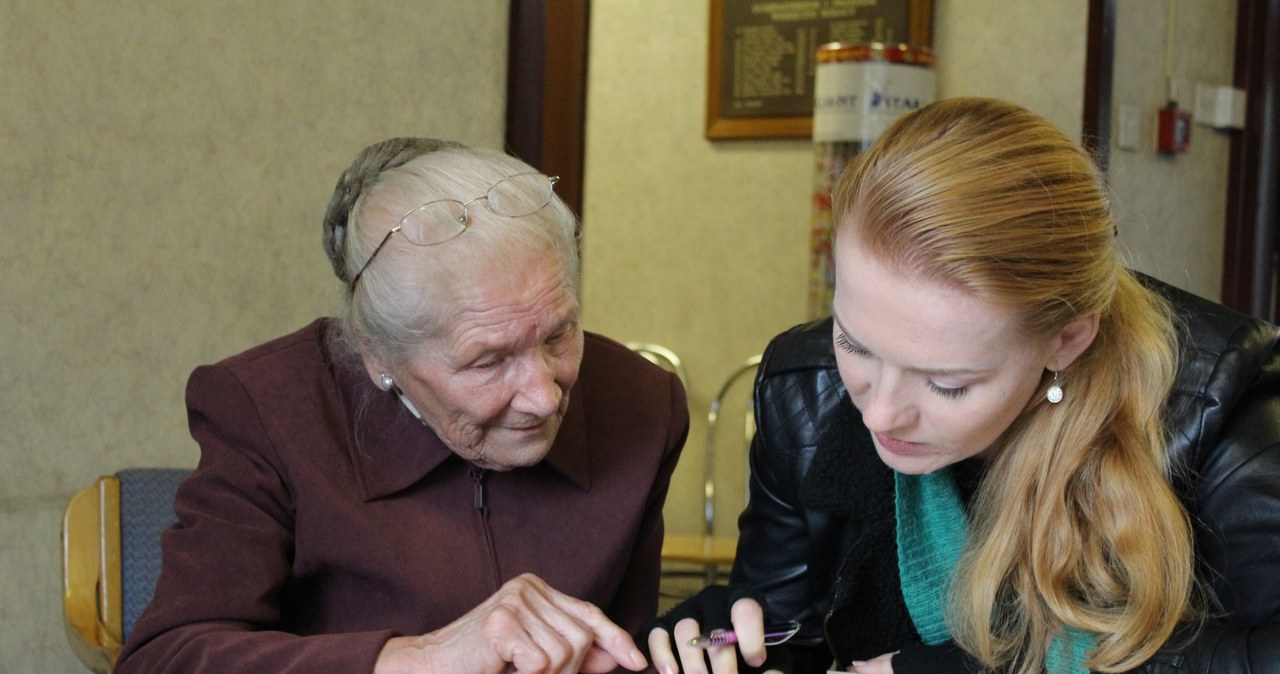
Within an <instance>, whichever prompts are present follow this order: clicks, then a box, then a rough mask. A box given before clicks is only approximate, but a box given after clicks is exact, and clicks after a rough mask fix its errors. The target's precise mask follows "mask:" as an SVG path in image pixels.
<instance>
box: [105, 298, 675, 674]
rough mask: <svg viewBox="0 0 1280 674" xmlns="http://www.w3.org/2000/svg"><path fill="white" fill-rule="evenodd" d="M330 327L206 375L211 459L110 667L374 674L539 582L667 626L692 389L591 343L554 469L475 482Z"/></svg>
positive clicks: (622, 618)
mask: <svg viewBox="0 0 1280 674" xmlns="http://www.w3.org/2000/svg"><path fill="white" fill-rule="evenodd" d="M336 332H337V326H336V323H334V322H333V320H332V319H321V320H318V321H316V322H315V323H312V324H311V325H309V326H307V327H306V328H304V329H302V330H300V331H298V332H296V333H294V334H292V335H288V336H285V337H282V338H280V339H276V340H274V341H271V342H268V343H266V344H263V345H261V346H258V347H255V348H253V349H251V350H249V351H246V352H245V353H242V354H240V355H238V356H235V357H232V358H230V359H228V360H225V361H223V362H221V363H218V364H216V365H211V366H204V367H200V368H197V369H196V371H195V372H194V373H193V374H192V376H191V380H190V382H189V384H188V386H187V406H188V410H189V417H190V426H191V434H192V436H193V437H194V438H195V439H196V441H197V442H198V443H199V444H200V451H201V455H200V464H199V467H198V468H197V469H196V471H195V472H194V473H193V474H192V475H191V477H190V478H188V479H187V481H186V482H184V483H183V485H182V486H181V487H180V489H179V490H178V497H177V502H176V505H175V509H176V511H177V515H178V523H177V524H176V525H174V527H172V528H171V529H169V531H167V532H166V533H165V534H164V537H163V539H162V543H163V549H164V568H163V571H162V572H161V575H160V580H159V583H158V585H157V587H156V594H155V598H154V599H153V601H152V602H151V605H150V606H149V607H148V608H147V610H146V611H145V613H144V614H143V615H142V617H141V618H140V619H139V620H138V623H137V625H136V626H135V628H134V631H133V633H132V635H131V636H130V639H129V642H128V643H127V644H126V646H125V649H124V652H123V653H122V655H121V658H120V661H119V663H118V665H117V671H119V672H147V673H149V674H153V673H155V672H183V673H184V674H190V673H194V672H217V673H218V674H226V673H228V672H273V673H274V672H307V673H316V672H369V671H371V670H372V669H373V664H374V660H375V659H376V657H377V654H378V652H379V651H380V650H381V649H382V647H383V645H384V643H385V642H386V640H387V639H389V638H390V637H392V636H396V635H417V634H422V633H424V632H429V631H432V630H435V629H438V628H440V627H443V626H445V625H446V624H448V623H450V622H452V621H453V620H454V619H456V618H458V617H459V616H461V615H462V614H463V613H465V612H467V611H469V610H470V609H472V608H474V607H475V606H477V605H479V604H480V603H481V602H482V601H484V600H485V599H486V598H487V597H489V596H490V595H491V594H493V592H494V591H495V590H497V589H498V587H499V585H501V584H502V583H503V582H505V581H507V580H510V579H512V578H514V577H516V576H518V575H520V574H521V573H526V572H529V573H534V574H536V575H538V576H539V577H541V578H542V579H544V580H546V581H547V582H548V583H549V584H550V585H551V586H552V587H555V588H556V589H558V590H560V591H562V592H564V593H566V594H569V595H572V596H574V597H579V598H581V599H585V600H588V601H590V602H592V603H594V604H596V605H598V606H600V607H601V608H602V609H603V610H604V611H605V612H606V613H607V614H608V615H609V617H610V618H611V619H612V620H613V621H614V622H616V623H617V624H619V625H620V626H622V627H623V628H624V629H626V630H628V631H631V632H633V633H634V631H635V630H636V629H637V628H638V627H639V626H640V625H641V623H642V622H643V621H644V620H646V619H648V618H650V617H652V616H653V614H654V613H655V612H656V610H657V596H658V574H659V564H660V552H661V547H662V504H663V500H664V499H665V498H666V494H667V487H668V484H669V481H670V478H671V473H672V471H673V470H674V468H675V465H676V461H677V459H678V458H679V454H680V449H681V447H682V446H683V444H684V439H685V436H686V434H687V433H688V428H689V416H688V408H687V406H686V401H685V393H684V389H683V388H682V387H681V386H680V383H679V380H678V379H676V378H675V377H674V376H673V375H671V374H669V373H667V372H665V371H663V370H661V369H660V368H658V367H656V366H654V365H651V364H649V363H648V362H647V361H645V360H644V359H642V358H640V357H639V356H637V355H635V354H634V353H632V352H631V351H630V350H629V349H627V348H626V347H624V346H622V345H620V344H618V343H616V342H613V341H610V340H608V339H606V338H603V337H600V336H598V335H593V334H590V333H588V334H587V335H586V340H585V347H584V350H583V358H582V368H581V373H580V375H579V378H578V381H577V383H576V384H575V386H574V388H573V390H572V392H571V394H570V404H569V410H568V412H567V413H566V415H565V418H564V421H563V423H562V425H561V427H560V433H559V435H558V436H557V438H556V440H555V443H554V445H553V446H552V448H551V451H550V453H549V454H548V455H547V458H546V459H545V460H544V461H543V462H542V463H541V464H539V465H536V466H533V467H530V468H522V469H516V470H512V471H509V472H493V471H485V472H483V473H479V474H477V473H478V471H477V470H476V469H473V468H472V466H471V465H470V464H468V463H467V462H466V461H463V460H462V459H460V458H458V457H457V456H456V455H454V454H453V453H452V452H451V451H450V450H449V449H448V448H447V447H446V446H445V445H444V444H443V443H442V442H441V441H440V439H439V438H438V437H436V435H435V434H434V433H432V432H431V431H430V430H429V429H427V428H426V427H425V426H423V425H422V424H420V423H419V422H418V421H417V420H416V419H415V418H414V417H413V416H411V415H410V414H409V413H408V411H407V410H406V409H404V408H403V406H402V405H401V404H400V403H399V402H398V401H397V399H396V398H395V396H394V395H392V394H390V393H387V392H384V391H380V390H378V389H377V388H375V387H374V386H373V385H372V383H371V382H370V381H369V378H368V376H367V375H366V374H365V371H364V369H363V366H362V365H361V364H360V363H359V360H358V358H356V357H354V356H350V355H346V356H342V355H338V354H342V353H343V351H342V349H340V348H335V347H334V346H333V345H331V343H330V342H331V341H332V340H333V338H334V337H335V335H336ZM481 503H483V507H479V505H480V504H481Z"/></svg>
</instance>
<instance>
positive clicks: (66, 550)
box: [62, 476, 122, 672]
mask: <svg viewBox="0 0 1280 674" xmlns="http://www.w3.org/2000/svg"><path fill="white" fill-rule="evenodd" d="M62 579H63V580H62V607H63V615H64V617H65V628H66V632H67V640H68V641H69V642H70V643H71V649H72V650H73V651H74V652H75V654H76V657H78V658H79V659H80V661H81V662H83V663H84V664H85V666H87V667H88V668H89V669H90V670H92V671H95V672H109V671H110V670H111V667H112V666H113V665H114V664H115V660H116V657H117V656H119V654H120V648H121V646H122V640H121V613H120V482H119V480H117V479H116V478H115V477H114V476H105V477H101V478H99V479H98V480H97V481H96V482H95V483H94V484H93V485H91V486H89V487H86V488H84V489H82V490H80V491H79V492H76V494H75V495H74V496H72V497H71V500H70V501H69V502H68V503H67V509H66V512H65V513H64V516H63V521H62Z"/></svg>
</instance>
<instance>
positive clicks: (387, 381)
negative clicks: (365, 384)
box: [378, 372, 396, 391]
mask: <svg viewBox="0 0 1280 674" xmlns="http://www.w3.org/2000/svg"><path fill="white" fill-rule="evenodd" d="M378 383H379V384H381V385H382V390H383V391H390V390H391V387H393V386H395V385H396V380H394V379H392V378H391V375H389V374H387V373H386V372H383V373H382V374H380V375H378Z"/></svg>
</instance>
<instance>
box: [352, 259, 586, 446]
mask: <svg viewBox="0 0 1280 674" xmlns="http://www.w3.org/2000/svg"><path fill="white" fill-rule="evenodd" d="M473 276H474V278H472V279H468V282H467V283H465V284H459V286H458V287H457V288H456V289H455V290H454V291H453V292H452V297H453V298H454V299H455V302H454V305H453V306H454V307H455V310H454V311H452V312H450V313H447V314H446V315H445V318H444V324H445V325H446V326H447V327H446V328H445V329H443V330H441V331H440V334H438V335H436V336H435V337H433V338H431V339H430V340H428V341H427V343H426V344H424V345H423V347H422V348H421V349H420V351H419V352H418V356H417V357H415V358H414V359H413V361H412V362H411V363H410V365H409V367H408V371H407V372H400V373H398V375H397V376H396V382H397V384H398V385H399V386H400V389H401V391H402V392H403V393H404V395H405V396H407V397H408V398H409V400H410V401H411V402H412V403H413V405H414V406H415V407H416V408H417V409H418V411H419V412H420V413H421V414H422V418H423V421H425V422H426V423H427V425H428V426H430V427H431V428H432V429H433V430H434V431H435V432H436V434H437V435H439V436H440V437H441V439H443V440H444V442H445V443H446V444H448V445H449V447H450V448H451V449H453V451H454V452H455V453H457V454H458V455H459V456H461V457H463V458H464V459H467V460H469V461H471V462H473V463H475V464H476V465H478V466H480V467H483V468H489V469H493V470H509V469H511V468H516V467H520V466H529V465H533V464H535V463H537V462H539V461H541V460H542V459H543V457H545V456H546V455H547V452H548V451H549V450H550V449H551V443H552V441H554V440H555V437H556V433H557V431H559V429H560V422H561V420H562V419H563V418H564V414H565V411H566V410H567V409H568V405H569V389H570V388H572V387H573V384H574V382H575V381H577V379H578V366H579V365H580V364H581V362H582V339H583V337H582V327H581V325H580V324H579V321H578V316H579V307H578V300H577V299H576V297H575V296H574V293H573V289H572V287H570V285H569V284H568V283H567V281H566V279H564V277H563V273H562V271H561V269H560V266H559V265H558V264H557V263H556V261H555V260H540V261H536V262H533V263H530V264H514V265H510V266H509V267H502V266H498V265H494V266H492V267H491V268H490V269H487V270H485V271H484V272H482V273H477V274H474V275H473ZM371 374H372V372H371Z"/></svg>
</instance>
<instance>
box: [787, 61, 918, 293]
mask: <svg viewBox="0 0 1280 674" xmlns="http://www.w3.org/2000/svg"><path fill="white" fill-rule="evenodd" d="M814 62H815V64H816V65H815V67H814V83H813V98H814V104H813V148H814V161H813V206H812V217H811V218H810V224H811V226H810V233H809V237H810V246H809V317H810V318H819V317H822V316H826V315H827V314H828V313H830V311H831V296H832V291H833V288H834V285H835V272H834V270H833V269H832V263H831V225H832V223H831V190H832V188H833V187H834V186H835V182H836V180H837V179H839V177H840V173H841V171H843V170H844V168H845V166H846V165H847V164H848V163H849V162H850V161H852V160H853V158H854V157H856V156H857V155H858V153H859V152H861V151H862V150H863V149H865V148H866V147H867V146H869V145H870V144H871V143H872V141H874V140H875V139H876V137H878V136H879V135H880V133H881V132H882V131H884V129H885V127H887V126H889V123H890V122H892V121H893V120H894V119H896V118H897V117H898V116H900V115H902V114H904V113H907V112H910V111H912V110H915V109H916V108H919V107H921V106H923V105H927V104H928V103H931V102H933V100H934V98H935V97H936V96H937V93H936V91H937V84H936V78H935V75H934V70H933V64H934V56H933V52H931V51H930V50H928V49H926V48H924V47H912V46H908V45H886V44H881V43H878V42H872V43H869V44H843V43H838V42H833V43H830V44H825V45H822V46H821V47H819V48H818V53H817V58H816V60H815V61H814Z"/></svg>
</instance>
